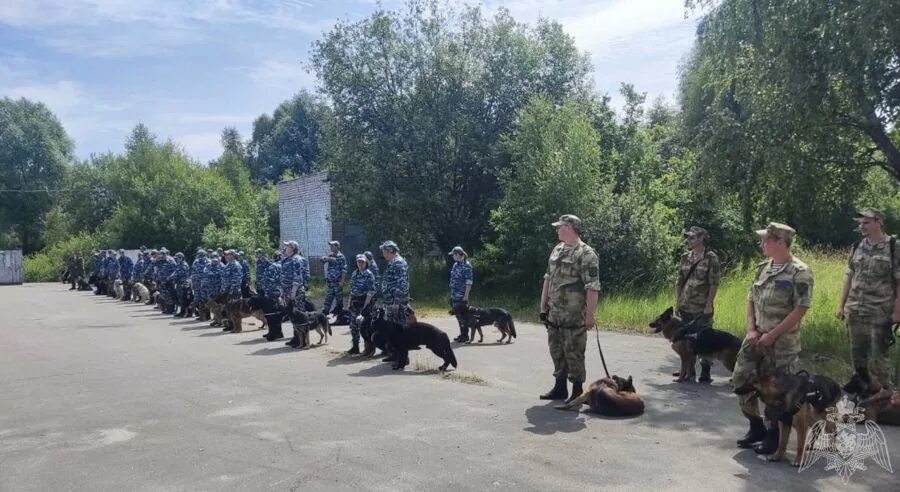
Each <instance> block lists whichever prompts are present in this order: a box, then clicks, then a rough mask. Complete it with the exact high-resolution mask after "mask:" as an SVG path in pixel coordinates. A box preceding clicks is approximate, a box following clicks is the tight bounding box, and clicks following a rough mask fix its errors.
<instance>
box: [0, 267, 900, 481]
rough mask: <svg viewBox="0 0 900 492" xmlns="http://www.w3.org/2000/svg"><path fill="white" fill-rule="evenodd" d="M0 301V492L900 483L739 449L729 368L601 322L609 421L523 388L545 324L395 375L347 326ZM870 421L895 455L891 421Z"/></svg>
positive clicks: (42, 288)
mask: <svg viewBox="0 0 900 492" xmlns="http://www.w3.org/2000/svg"><path fill="white" fill-rule="evenodd" d="M0 313H2V314H0V353H2V357H0V394H2V398H0V491H65V490H78V491H123V490H128V491H201V490H241V491H243V490H304V491H307V490H392V491H396V490H411V491H412V490H415V491H420V490H473V491H474V490H478V491H483V490H516V491H526V490H542V491H544V490H547V491H562V490H582V491H583V490H641V491H648V490H691V491H697V490H719V491H723V490H727V491H739V490H752V491H756V490H766V491H769V490H771V491H783V490H898V485H897V484H898V480H897V477H896V476H894V475H892V474H890V473H888V472H886V471H884V470H883V469H881V468H879V467H878V466H877V465H875V463H874V462H873V461H872V460H869V461H868V462H867V463H866V464H867V465H868V466H867V468H868V469H867V470H864V471H858V472H856V473H855V474H854V475H853V476H852V477H851V479H850V482H849V484H847V485H844V484H843V482H842V481H841V479H840V478H839V477H838V476H837V475H836V474H835V473H834V472H833V471H825V469H824V468H825V464H824V462H822V461H820V462H819V463H817V464H816V465H814V467H813V468H812V469H809V470H806V471H804V472H802V473H799V472H798V470H797V469H796V468H793V467H791V466H790V464H788V463H787V462H784V463H767V462H764V461H762V460H760V459H759V458H758V457H757V456H756V455H755V454H754V453H753V452H752V451H747V450H740V449H737V448H736V447H735V445H734V441H735V439H736V438H737V437H739V436H741V435H742V434H743V433H744V432H745V430H746V423H745V422H746V421H745V420H744V419H743V417H741V415H740V413H739V411H738V407H737V400H736V397H735V396H734V395H733V394H732V393H731V388H730V386H729V384H728V374H727V373H726V372H723V370H722V369H721V367H716V368H715V369H714V373H713V377H714V382H713V384H712V385H699V384H692V383H682V384H677V383H674V382H672V377H671V373H672V371H673V370H676V369H677V366H678V362H677V358H676V356H675V354H674V353H673V352H672V351H671V350H670V348H669V346H668V344H667V343H666V342H665V341H664V340H663V339H661V338H658V337H645V336H637V335H628V334H622V333H612V332H600V339H601V342H602V344H603V347H604V352H605V354H606V357H607V363H608V364H609V368H610V370H611V372H613V373H615V374H620V375H631V376H633V377H634V380H635V385H636V387H637V390H638V392H639V393H640V394H641V395H642V397H643V398H644V400H645V402H646V407H647V410H646V413H645V414H644V415H642V416H640V417H636V418H625V419H623V418H607V417H600V416H595V415H592V414H589V413H587V412H585V411H582V412H581V413H574V412H563V411H559V410H555V409H554V408H553V403H548V402H544V401H541V400H539V399H538V398H537V396H538V394H540V393H542V392H544V391H546V390H547V389H548V388H549V387H550V386H551V385H552V382H553V381H552V375H551V372H552V365H551V361H550V358H549V355H548V353H547V348H546V335H545V330H544V329H543V327H542V326H540V325H534V324H525V323H521V324H518V325H517V329H518V332H519V337H518V339H516V340H515V341H514V342H513V343H512V344H510V345H499V344H496V343H495V340H496V339H497V338H499V334H498V333H497V331H496V330H495V329H494V328H486V329H485V342H484V343H483V344H473V345H463V346H459V345H456V344H454V350H455V351H456V357H457V359H458V360H459V363H460V368H459V370H458V371H456V372H455V373H451V375H450V376H448V377H445V376H443V375H441V374H440V373H438V372H437V371H436V370H435V369H434V368H436V367H437V366H438V365H439V364H440V360H439V359H437V358H436V357H434V355H433V354H431V352H430V351H428V350H421V351H418V352H413V353H411V356H412V358H413V363H412V364H411V365H410V366H409V367H407V369H406V370H405V371H403V372H398V371H392V370H391V369H390V367H389V365H388V364H384V363H381V362H379V360H378V359H361V358H358V357H347V356H344V355H343V354H342V351H344V350H346V349H347V348H348V347H349V345H350V342H349V330H348V328H347V327H345V326H341V327H335V328H334V330H335V336H334V337H332V339H331V340H330V341H329V343H328V344H327V345H324V346H321V347H316V348H312V349H308V350H302V351H297V350H291V349H289V348H287V347H285V346H284V344H283V343H282V342H274V343H273V342H265V341H264V340H263V339H262V338H261V334H262V332H261V331H258V329H257V328H258V326H251V327H250V328H249V329H245V331H244V332H243V333H240V334H229V333H223V332H222V331H220V330H219V329H217V328H209V327H208V326H206V325H205V324H202V323H198V322H195V321H193V320H176V319H173V318H172V317H170V316H163V315H161V314H160V313H159V311H156V310H154V309H152V308H150V307H148V306H144V305H141V304H131V303H122V302H117V301H114V300H111V299H109V298H106V297H98V296H94V295H92V294H91V293H88V292H69V291H68V290H67V287H66V286H64V285H61V284H28V285H24V286H15V287H2V288H0ZM423 321H427V322H429V323H432V324H434V325H436V326H438V327H439V328H441V329H443V330H445V331H447V332H448V334H450V336H451V338H452V337H453V336H455V334H456V333H457V329H456V324H455V320H453V319H451V318H449V317H446V318H445V317H435V318H427V319H425V320H423ZM601 322H602V320H601ZM286 328H288V329H289V326H286ZM286 331H287V330H286ZM589 336H590V337H591V338H590V340H589V345H588V354H587V363H588V367H587V369H588V374H589V375H590V376H591V377H599V376H600V375H601V372H602V368H601V365H600V359H599V356H598V354H597V352H596V343H595V341H594V334H593V333H589ZM312 337H313V341H315V340H316V339H317V336H316V335H315V334H313V335H312ZM585 408H586V407H585ZM883 430H884V433H885V436H886V440H887V443H888V447H889V450H890V456H891V461H892V463H893V465H894V466H895V467H897V466H900V432H898V429H897V428H894V427H883ZM788 449H789V457H791V456H793V449H795V447H794V444H793V442H792V443H791V446H790V447H789V448H788Z"/></svg>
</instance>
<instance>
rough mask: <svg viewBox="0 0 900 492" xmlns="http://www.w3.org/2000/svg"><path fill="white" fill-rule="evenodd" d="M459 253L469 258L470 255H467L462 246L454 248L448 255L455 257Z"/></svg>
mask: <svg viewBox="0 0 900 492" xmlns="http://www.w3.org/2000/svg"><path fill="white" fill-rule="evenodd" d="M457 253H458V254H461V255H463V256H469V255H468V254H466V250H464V249H462V246H454V247H453V249H451V250H450V252H449V253H447V256H453V255H455V254H457Z"/></svg>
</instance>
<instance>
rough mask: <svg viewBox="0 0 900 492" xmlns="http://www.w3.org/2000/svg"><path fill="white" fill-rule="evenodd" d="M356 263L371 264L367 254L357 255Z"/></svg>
mask: <svg viewBox="0 0 900 492" xmlns="http://www.w3.org/2000/svg"><path fill="white" fill-rule="evenodd" d="M356 261H364V262H366V263H368V262H369V260H367V259H366V255H365V253H363V254H359V255H356Z"/></svg>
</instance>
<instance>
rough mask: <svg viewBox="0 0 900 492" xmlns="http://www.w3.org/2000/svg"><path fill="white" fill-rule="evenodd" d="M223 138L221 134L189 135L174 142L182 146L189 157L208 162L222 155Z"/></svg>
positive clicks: (175, 139) (175, 138)
mask: <svg viewBox="0 0 900 492" xmlns="http://www.w3.org/2000/svg"><path fill="white" fill-rule="evenodd" d="M221 136H222V135H221V133H219V132H203V133H189V134H185V135H181V136H178V137H173V138H172V140H173V141H175V142H177V143H179V144H181V146H182V147H183V148H184V151H185V152H186V153H187V154H188V155H189V156H191V157H194V158H195V159H199V160H200V161H202V162H207V161H209V160H212V159H215V158H216V157H218V156H219V155H220V154H221V153H222V144H221Z"/></svg>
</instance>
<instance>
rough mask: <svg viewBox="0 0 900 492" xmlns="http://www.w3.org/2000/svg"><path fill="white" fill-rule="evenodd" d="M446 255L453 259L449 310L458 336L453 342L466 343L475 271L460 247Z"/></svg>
mask: <svg viewBox="0 0 900 492" xmlns="http://www.w3.org/2000/svg"><path fill="white" fill-rule="evenodd" d="M448 255H450V256H451V257H452V258H453V268H451V269H450V309H452V310H453V314H454V315H455V316H456V322H457V323H459V336H458V337H456V338H454V339H453V340H454V341H457V342H459V343H466V342H468V341H469V325H468V321H469V293H470V292H471V290H472V284H473V283H474V282H475V271H474V269H473V268H472V264H471V263H469V255H468V254H466V252H465V250H463V249H462V246H456V247H454V248H453V249H452V250H451V251H450V253H448Z"/></svg>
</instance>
